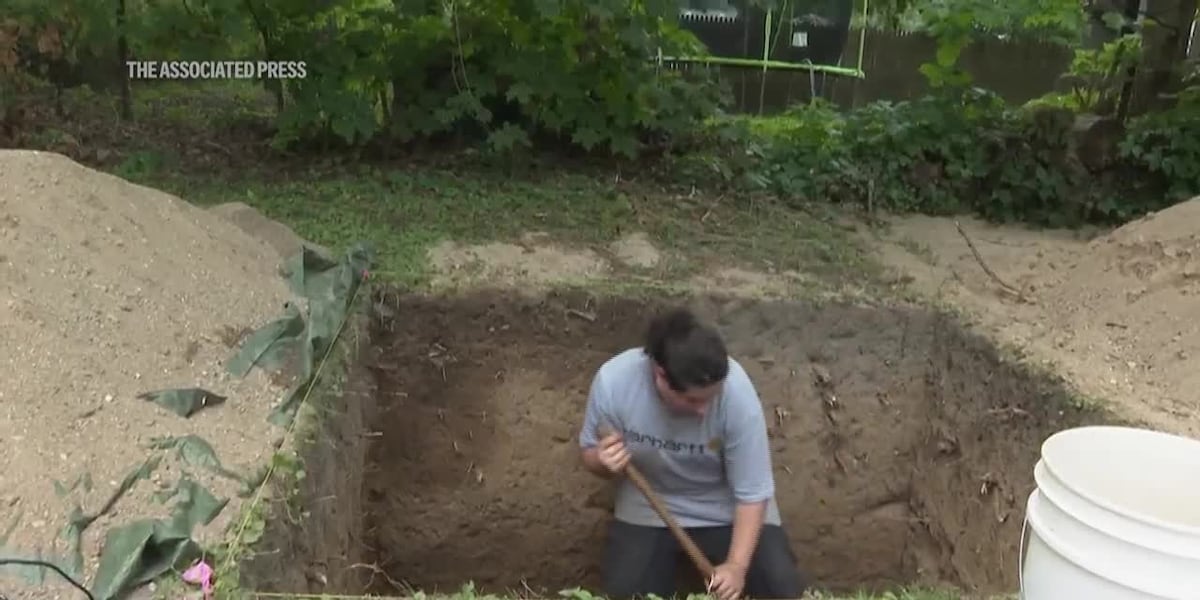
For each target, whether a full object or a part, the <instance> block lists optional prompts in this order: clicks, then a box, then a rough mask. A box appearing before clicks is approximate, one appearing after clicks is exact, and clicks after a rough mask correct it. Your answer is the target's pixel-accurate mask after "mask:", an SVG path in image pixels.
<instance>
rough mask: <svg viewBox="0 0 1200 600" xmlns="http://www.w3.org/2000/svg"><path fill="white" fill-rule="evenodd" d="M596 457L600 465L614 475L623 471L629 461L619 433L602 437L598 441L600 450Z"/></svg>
mask: <svg viewBox="0 0 1200 600" xmlns="http://www.w3.org/2000/svg"><path fill="white" fill-rule="evenodd" d="M596 456H597V458H599V459H600V464H602V465H604V468H605V469H608V470H609V472H611V473H614V474H615V473H620V472H621V471H624V470H625V466H626V465H628V464H629V459H630V455H629V450H628V449H626V448H625V443H624V442H623V441H622V439H621V434H619V433H610V434H608V435H607V436H604V439H602V440H600V449H599V452H597V453H596Z"/></svg>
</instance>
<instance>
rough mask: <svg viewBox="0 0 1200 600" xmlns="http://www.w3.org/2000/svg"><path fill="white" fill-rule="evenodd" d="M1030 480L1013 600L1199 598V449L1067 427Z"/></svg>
mask: <svg viewBox="0 0 1200 600" xmlns="http://www.w3.org/2000/svg"><path fill="white" fill-rule="evenodd" d="M1033 474H1034V479H1035V480H1036V482H1037V489H1035V490H1034V491H1033V493H1031V494H1030V495H1029V501H1028V504H1027V505H1026V508H1025V530H1024V531H1023V532H1022V538H1023V540H1022V544H1021V553H1022V556H1021V560H1020V563H1019V564H1020V576H1021V598H1022V599H1023V600H1200V441H1196V440H1192V439H1189V438H1184V437H1180V436H1175V435H1170V434H1166V433H1159V432H1155V431H1148V430H1144V429H1133V428H1127V427H1080V428H1076V429H1068V430H1066V431H1061V432H1059V433H1056V434H1054V435H1052V436H1050V437H1049V438H1048V439H1047V440H1046V441H1045V443H1043V444H1042V456H1041V460H1039V461H1038V463H1037V465H1036V466H1035V467H1034V470H1033Z"/></svg>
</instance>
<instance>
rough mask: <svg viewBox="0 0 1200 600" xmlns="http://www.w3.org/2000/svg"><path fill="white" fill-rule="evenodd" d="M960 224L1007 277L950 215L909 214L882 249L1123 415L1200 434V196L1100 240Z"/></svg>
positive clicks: (919, 280)
mask: <svg viewBox="0 0 1200 600" xmlns="http://www.w3.org/2000/svg"><path fill="white" fill-rule="evenodd" d="M961 224H962V226H963V230H964V231H965V232H966V234H967V237H968V238H970V239H971V240H972V242H973V243H974V245H975V246H976V249H977V250H978V251H979V254H980V256H981V258H982V263H983V264H985V265H987V266H988V267H989V268H990V269H991V270H992V271H993V272H994V273H995V274H996V276H997V277H998V278H999V279H1000V281H1001V282H1003V285H1002V284H1001V283H1000V282H998V281H996V279H995V278H993V277H991V276H990V275H988V274H987V273H986V271H985V270H984V268H983V267H982V266H981V264H980V262H981V261H980V260H979V259H977V258H976V257H975V255H974V253H972V251H971V249H970V247H969V246H968V245H967V243H966V241H965V240H964V239H963V236H962V235H961V234H960V233H959V232H958V230H957V229H956V227H955V224H954V222H953V221H949V220H945V219H934V218H928V217H922V218H906V219H901V220H899V221H898V222H897V223H896V227H895V228H894V229H893V231H892V233H891V239H890V240H888V241H887V242H885V243H884V244H883V245H882V246H881V256H882V257H883V259H884V261H885V262H887V263H889V264H890V265H891V266H893V267H897V268H898V269H899V270H901V271H902V272H904V273H905V274H906V275H908V278H909V279H910V280H912V282H913V283H914V284H915V285H916V287H917V288H918V289H922V290H923V291H925V292H927V293H929V294H930V295H936V296H938V297H939V298H941V299H943V300H948V301H949V302H950V303H952V304H955V305H958V306H960V307H962V308H965V309H967V312H968V313H969V314H971V315H972V316H973V317H974V318H975V319H976V320H977V321H978V322H979V323H980V324H981V325H983V326H984V327H985V328H986V329H989V330H991V332H992V333H994V334H999V336H1000V338H1001V339H1002V340H1005V341H1009V342H1014V343H1016V344H1017V345H1019V346H1021V347H1023V348H1025V349H1026V350H1028V351H1029V352H1030V353H1031V355H1032V356H1033V357H1034V358H1035V359H1036V360H1038V361H1040V362H1043V363H1046V364H1047V365H1051V366H1053V367H1054V368H1056V369H1057V370H1058V371H1059V372H1060V373H1061V374H1063V375H1064V376H1065V377H1067V378H1068V379H1069V380H1070V381H1071V382H1072V383H1073V384H1075V385H1076V386H1078V388H1079V389H1080V391H1082V392H1084V393H1086V394H1088V395H1092V396H1096V397H1100V398H1104V399H1105V400H1107V401H1108V402H1110V403H1112V405H1113V406H1114V407H1116V408H1117V409H1118V411H1119V412H1120V413H1121V414H1122V415H1123V416H1126V417H1128V418H1131V419H1134V420H1137V421H1141V422H1143V423H1145V424H1146V425H1148V426H1151V427H1155V428H1159V429H1163V430H1166V431H1172V432H1176V433H1184V434H1191V435H1197V434H1200V402H1197V401H1196V399H1195V398H1194V393H1191V392H1192V390H1195V389H1196V387H1197V386H1198V385H1200V369H1197V368H1196V364H1197V362H1196V360H1197V357H1198V356H1200V198H1196V199H1193V200H1191V201H1189V202H1184V203H1182V204H1178V205H1176V206H1174V207H1171V208H1169V209H1166V210H1163V211H1161V212H1159V213H1156V214H1153V215H1150V216H1147V217H1146V218H1143V219H1139V220H1137V221H1134V222H1131V223H1128V224H1126V225H1125V226H1123V227H1121V228H1119V229H1117V230H1115V231H1112V232H1108V233H1105V234H1104V235H1099V236H1096V237H1094V238H1093V239H1091V240H1082V239H1078V237H1076V236H1073V235H1071V234H1068V233H1066V232H1031V231H1028V230H1022V229H1017V228H1012V227H999V226H992V225H987V224H983V223H980V222H977V221H969V220H964V221H963V222H962V223H961ZM1005 287H1008V288H1013V289H1016V290H1019V291H1020V292H1021V293H1022V294H1023V295H1024V301H1022V299H1021V298H1019V297H1018V294H1016V293H1013V292H1012V291H1006V290H1005V289H1004V288H1005Z"/></svg>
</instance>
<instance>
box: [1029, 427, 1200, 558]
mask: <svg viewBox="0 0 1200 600" xmlns="http://www.w3.org/2000/svg"><path fill="white" fill-rule="evenodd" d="M1088 431H1093V432H1096V431H1106V432H1120V433H1122V434H1133V435H1140V436H1146V437H1158V438H1171V439H1174V440H1176V441H1177V442H1181V443H1185V444H1188V445H1191V446H1194V447H1195V448H1196V450H1197V451H1200V440H1197V439H1195V438H1191V437H1187V436H1183V435H1178V434H1174V433H1169V432H1166V431H1159V430H1156V429H1147V428H1142V427H1129V426H1123V425H1085V426H1081V427H1071V428H1068V429H1063V430H1061V431H1057V432H1055V433H1053V434H1051V435H1050V436H1049V437H1047V438H1046V440H1045V441H1043V442H1042V446H1041V459H1042V463H1043V464H1044V465H1045V467H1046V469H1047V470H1048V471H1050V472H1051V474H1053V475H1054V477H1055V479H1058V481H1059V482H1060V483H1061V484H1062V486H1063V487H1065V488H1067V489H1068V490H1070V491H1072V492H1074V493H1075V494H1078V495H1079V496H1081V497H1083V498H1087V499H1088V501H1089V502H1092V503H1094V504H1095V505H1097V506H1099V507H1101V508H1103V509H1105V510H1108V511H1110V512H1114V513H1116V514H1118V515H1121V516H1123V517H1126V518H1129V519H1132V520H1134V521H1138V522H1140V523H1144V524H1146V525H1151V526H1154V527H1160V528H1162V529H1167V530H1170V531H1173V532H1175V533H1182V534H1186V535H1197V536H1200V525H1183V524H1180V523H1175V522H1171V521H1167V520H1164V519H1161V518H1159V517H1155V516H1153V515H1149V514H1146V513H1144V512H1141V511H1138V510H1135V509H1131V508H1128V507H1125V506H1122V505H1119V504H1116V503H1114V502H1112V501H1110V500H1108V498H1105V497H1103V496H1099V497H1097V496H1095V495H1094V494H1090V493H1086V492H1087V490H1083V489H1080V487H1079V486H1078V485H1076V484H1075V483H1074V482H1072V481H1071V480H1070V479H1068V478H1064V477H1062V474H1061V472H1060V471H1059V470H1057V469H1055V468H1054V464H1053V461H1051V460H1047V452H1046V451H1047V449H1048V448H1050V447H1051V445H1052V444H1054V443H1055V441H1056V440H1062V439H1063V438H1066V437H1073V436H1077V435H1082V434H1083V433H1085V432H1088Z"/></svg>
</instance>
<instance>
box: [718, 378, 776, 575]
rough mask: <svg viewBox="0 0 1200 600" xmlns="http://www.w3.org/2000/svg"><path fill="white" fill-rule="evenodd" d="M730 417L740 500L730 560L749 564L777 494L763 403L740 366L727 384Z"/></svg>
mask: <svg viewBox="0 0 1200 600" xmlns="http://www.w3.org/2000/svg"><path fill="white" fill-rule="evenodd" d="M726 394H727V399H726V401H727V402H728V403H729V409H728V410H729V412H728V413H727V417H728V419H729V421H728V423H727V426H726V434H725V435H726V440H725V465H726V470H727V472H728V474H729V484H730V486H731V487H732V488H733V496H734V499H735V501H736V502H737V507H736V509H735V510H734V517H733V539H732V541H731V542H730V544H729V554H728V555H727V557H726V559H725V560H726V562H727V563H732V564H736V565H739V566H741V567H743V568H748V567H749V566H750V559H751V557H753V556H754V549H755V548H756V547H757V546H758V536H759V533H760V532H762V526H763V520H764V519H765V518H766V511H767V502H768V501H769V500H770V499H771V498H772V497H773V496H774V495H775V477H774V475H773V473H772V470H771V469H772V467H771V446H770V441H769V439H768V437H767V423H766V418H765V417H764V416H763V410H762V403H761V401H760V400H759V398H758V392H757V391H756V390H755V389H754V384H753V383H752V382H751V381H750V378H749V377H748V376H747V375H746V373H745V371H743V370H742V369H740V368H736V369H731V370H730V377H729V379H728V380H727V385H726Z"/></svg>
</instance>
